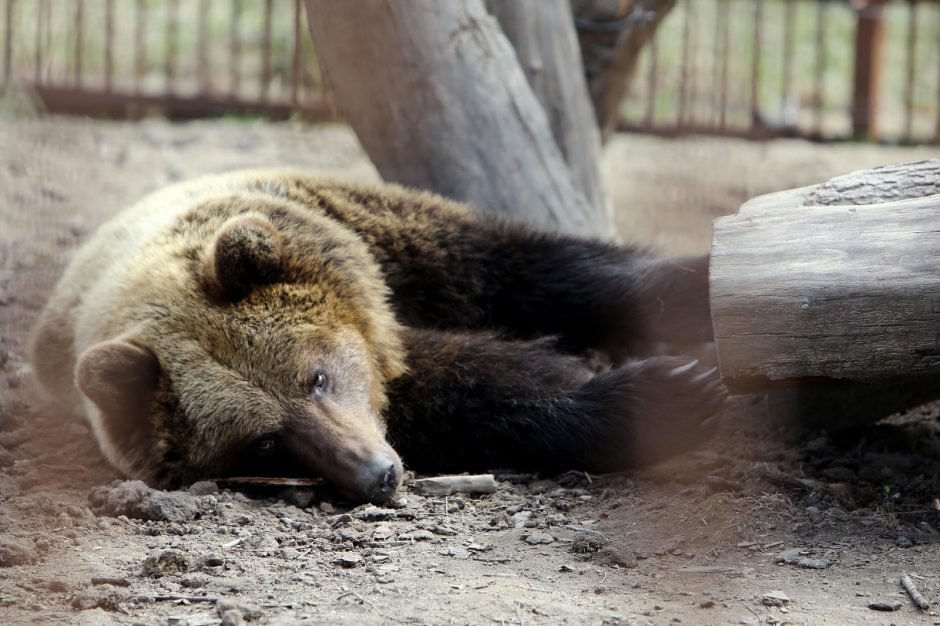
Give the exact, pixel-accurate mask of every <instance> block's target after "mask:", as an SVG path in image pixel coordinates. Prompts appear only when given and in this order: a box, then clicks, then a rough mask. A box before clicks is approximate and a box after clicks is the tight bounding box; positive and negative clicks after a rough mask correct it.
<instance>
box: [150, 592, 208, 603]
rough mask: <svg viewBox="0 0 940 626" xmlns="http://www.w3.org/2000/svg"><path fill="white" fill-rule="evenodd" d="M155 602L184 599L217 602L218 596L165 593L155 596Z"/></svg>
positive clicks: (185, 600)
mask: <svg viewBox="0 0 940 626" xmlns="http://www.w3.org/2000/svg"><path fill="white" fill-rule="evenodd" d="M153 600H154V602H177V601H180V600H182V601H183V602H212V603H215V602H216V601H217V600H218V598H211V597H208V596H181V595H177V594H175V593H165V594H160V595H156V596H153Z"/></svg>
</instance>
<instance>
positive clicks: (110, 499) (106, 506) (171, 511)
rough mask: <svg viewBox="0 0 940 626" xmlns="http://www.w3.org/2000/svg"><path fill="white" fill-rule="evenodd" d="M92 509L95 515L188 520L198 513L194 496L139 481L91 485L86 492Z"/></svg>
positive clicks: (178, 521)
mask: <svg viewBox="0 0 940 626" xmlns="http://www.w3.org/2000/svg"><path fill="white" fill-rule="evenodd" d="M88 500H89V502H90V503H91V506H92V509H93V510H94V511H95V513H97V514H99V515H110V516H112V517H119V516H121V515H126V516H127V517H129V518H134V519H140V520H153V521H162V522H176V523H181V522H188V521H191V520H193V519H195V517H196V515H197V514H198V513H199V504H198V501H197V500H196V498H195V497H194V496H193V495H191V494H189V493H186V492H183V491H158V490H156V489H151V488H150V487H148V486H147V485H145V484H144V483H143V482H141V481H139V480H128V481H123V482H118V483H116V484H112V485H111V486H106V487H95V488H94V489H92V490H91V491H90V492H89V494H88Z"/></svg>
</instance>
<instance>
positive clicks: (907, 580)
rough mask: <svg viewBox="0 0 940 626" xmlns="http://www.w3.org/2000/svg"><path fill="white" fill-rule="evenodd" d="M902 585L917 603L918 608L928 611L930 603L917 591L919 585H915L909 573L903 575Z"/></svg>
mask: <svg viewBox="0 0 940 626" xmlns="http://www.w3.org/2000/svg"><path fill="white" fill-rule="evenodd" d="M901 586H902V587H904V591H906V592H907V595H909V596H910V597H911V600H912V601H913V602H914V604H916V605H917V608H918V609H920V610H921V611H926V610H927V609H929V608H930V603H929V602H927V600H925V599H924V596H922V595H920V592H919V591H917V587H915V586H914V581H913V580H911V577H910V576H908V575H907V574H905V575H904V576H901Z"/></svg>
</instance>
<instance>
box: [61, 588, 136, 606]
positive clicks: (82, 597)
mask: <svg viewBox="0 0 940 626" xmlns="http://www.w3.org/2000/svg"><path fill="white" fill-rule="evenodd" d="M125 600H127V594H126V593H124V592H123V591H119V590H117V589H105V590H99V589H90V590H87V591H79V592H78V593H76V594H75V595H74V596H72V602H71V604H72V608H73V609H76V610H79V611H88V610H90V609H104V610H105V611H117V610H120V607H121V603H122V602H124V601H125Z"/></svg>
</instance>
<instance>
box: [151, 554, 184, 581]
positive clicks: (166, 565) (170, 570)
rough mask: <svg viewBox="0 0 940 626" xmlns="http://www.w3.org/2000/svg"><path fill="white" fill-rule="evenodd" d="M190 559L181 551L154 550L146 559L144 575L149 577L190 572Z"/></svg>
mask: <svg viewBox="0 0 940 626" xmlns="http://www.w3.org/2000/svg"><path fill="white" fill-rule="evenodd" d="M189 568H190V562H189V558H187V556H186V555H185V554H183V553H182V552H180V551H179V550H170V549H167V550H154V551H153V552H151V553H150V555H149V556H147V558H146V559H144V564H143V573H144V574H145V575H147V576H163V575H164V574H175V573H180V572H186V571H189Z"/></svg>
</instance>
